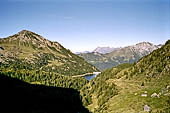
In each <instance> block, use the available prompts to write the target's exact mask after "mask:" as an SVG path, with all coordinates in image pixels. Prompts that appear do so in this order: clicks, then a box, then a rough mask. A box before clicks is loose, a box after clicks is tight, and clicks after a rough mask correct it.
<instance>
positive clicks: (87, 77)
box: [84, 74, 96, 81]
mask: <svg viewBox="0 0 170 113" xmlns="http://www.w3.org/2000/svg"><path fill="white" fill-rule="evenodd" d="M94 77H96V74H93V75H87V76H84V78H86V79H87V80H88V81H90V80H91V79H92V78H94Z"/></svg>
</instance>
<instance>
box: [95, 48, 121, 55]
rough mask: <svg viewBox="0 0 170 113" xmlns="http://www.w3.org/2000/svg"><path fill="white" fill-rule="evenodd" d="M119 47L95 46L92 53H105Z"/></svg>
mask: <svg viewBox="0 0 170 113" xmlns="http://www.w3.org/2000/svg"><path fill="white" fill-rule="evenodd" d="M119 49H120V48H113V47H112V48H111V47H97V48H96V49H95V50H94V51H93V52H94V53H101V54H106V53H110V52H112V51H114V50H119Z"/></svg>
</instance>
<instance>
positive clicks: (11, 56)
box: [0, 30, 98, 75]
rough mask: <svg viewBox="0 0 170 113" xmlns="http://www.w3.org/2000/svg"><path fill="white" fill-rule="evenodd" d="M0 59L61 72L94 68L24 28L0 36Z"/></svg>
mask: <svg viewBox="0 0 170 113" xmlns="http://www.w3.org/2000/svg"><path fill="white" fill-rule="evenodd" d="M0 63H1V64H4V65H6V66H7V67H13V68H16V69H19V68H22V69H28V70H42V71H46V72H55V73H59V74H62V75H79V74H83V73H88V72H94V71H98V70H97V69H96V68H95V67H94V66H93V65H91V64H89V63H87V62H86V61H85V60H84V59H83V58H81V57H79V56H77V55H75V54H73V53H72V52H71V51H69V50H67V49H65V48H64V47H63V46H62V45H60V44H59V43H58V42H52V41H49V40H47V39H45V38H44V37H42V36H40V35H38V34H36V33H34V32H31V31H27V30H23V31H21V32H19V33H17V34H15V35H12V36H9V37H7V38H2V39H0Z"/></svg>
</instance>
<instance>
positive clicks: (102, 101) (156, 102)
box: [88, 40, 170, 113]
mask: <svg viewBox="0 0 170 113" xmlns="http://www.w3.org/2000/svg"><path fill="white" fill-rule="evenodd" d="M169 53H170V40H169V41H167V42H166V44H165V45H164V46H162V47H161V48H160V49H157V50H155V51H153V52H152V53H151V54H149V55H147V56H145V57H143V58H142V59H140V60H139V61H138V62H137V63H134V64H123V65H119V66H117V67H114V68H112V69H108V70H105V71H103V72H102V73H101V74H99V75H98V76H97V77H96V78H94V79H93V80H91V81H90V83H89V84H88V95H89V97H91V98H90V99H91V100H90V102H91V103H89V104H88V108H89V109H90V111H93V112H97V113H98V112H101V113H108V112H109V113H137V112H140V113H145V112H152V113H169V112H170V103H169V102H170V70H169V69H170V54H169ZM109 86H111V87H109ZM105 88H106V89H105ZM147 110H148V111H147Z"/></svg>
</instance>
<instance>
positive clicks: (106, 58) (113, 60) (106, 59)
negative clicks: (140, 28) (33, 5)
mask: <svg viewBox="0 0 170 113" xmlns="http://www.w3.org/2000/svg"><path fill="white" fill-rule="evenodd" d="M158 48H160V46H157V45H154V44H152V43H149V42H140V43H137V44H136V45H130V46H126V47H122V48H119V49H117V50H113V51H112V52H110V53H106V54H101V53H98V52H91V53H81V54H79V56H80V57H82V58H84V59H85V60H86V61H87V62H89V63H91V64H93V65H94V66H96V67H97V68H98V69H99V70H104V69H107V68H112V67H114V66H117V65H119V64H122V63H133V62H136V61H138V60H139V59H140V58H141V57H143V56H145V55H148V54H150V53H151V52H152V51H153V50H156V49H158Z"/></svg>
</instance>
